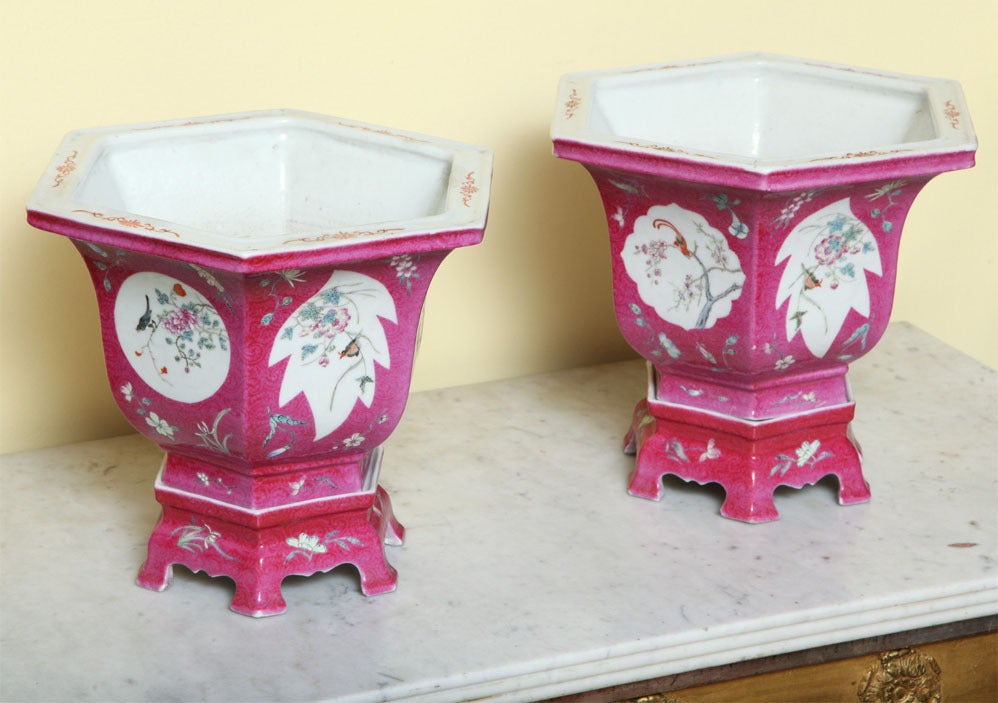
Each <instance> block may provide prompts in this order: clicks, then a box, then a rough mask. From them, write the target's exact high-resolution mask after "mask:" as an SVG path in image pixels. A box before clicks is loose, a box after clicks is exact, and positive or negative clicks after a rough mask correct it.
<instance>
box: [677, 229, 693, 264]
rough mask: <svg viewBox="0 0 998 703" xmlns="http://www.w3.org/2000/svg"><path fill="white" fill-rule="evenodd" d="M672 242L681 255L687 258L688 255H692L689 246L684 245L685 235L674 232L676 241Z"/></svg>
mask: <svg viewBox="0 0 998 703" xmlns="http://www.w3.org/2000/svg"><path fill="white" fill-rule="evenodd" d="M673 244H674V245H675V246H676V248H677V249H679V251H681V252H682V253H683V256H685V257H686V258H687V259H688V258H690V256H692V255H691V254H690V248H689V247H688V246H686V237H684V236H683V235H681V234H680V233H679V232H678V231H677V232H676V241H675V242H673Z"/></svg>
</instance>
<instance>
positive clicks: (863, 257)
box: [552, 54, 976, 522]
mask: <svg viewBox="0 0 998 703" xmlns="http://www.w3.org/2000/svg"><path fill="white" fill-rule="evenodd" d="M552 138H553V141H554V151H555V154H556V155H557V156H559V157H562V158H565V159H571V160H574V161H579V162H581V163H582V164H583V165H584V166H585V167H586V168H587V169H588V170H589V172H590V174H591V175H592V177H593V179H594V180H595V182H596V185H597V187H598V189H599V192H600V195H601V197H602V200H603V205H604V207H605V210H606V217H607V223H608V226H609V235H610V242H611V254H612V267H611V268H612V274H613V293H614V300H615V307H616V315H617V321H618V323H619V326H620V329H621V331H622V332H623V334H624V337H625V338H626V339H627V341H628V342H629V343H630V344H631V346H633V347H634V349H635V350H637V351H638V353H640V354H641V355H642V356H643V357H644V358H645V359H647V361H648V388H647V396H646V398H645V399H644V400H642V401H641V402H640V403H639V404H638V407H637V409H636V411H635V415H634V418H633V424H632V427H631V430H630V432H629V433H628V435H627V439H626V445H627V449H628V450H630V451H636V452H637V458H636V462H635V470H634V473H633V474H632V477H631V481H630V492H631V493H632V494H634V495H636V496H641V497H645V498H652V499H659V498H661V496H662V481H661V479H662V476H663V475H664V474H675V475H677V476H680V477H682V478H683V479H686V480H693V481H697V482H700V483H707V482H717V483H719V484H721V485H722V486H723V487H724V489H725V492H726V499H725V502H724V505H723V507H722V510H721V512H722V513H723V514H724V515H726V516H728V517H732V518H736V519H739V520H744V521H749V522H761V521H767V520H773V519H775V518H777V517H778V515H777V511H776V508H775V506H774V504H773V499H772V493H773V490H774V488H775V487H776V486H778V485H789V486H794V487H801V486H803V485H805V484H809V483H814V482H815V481H818V480H819V479H821V478H822V477H824V476H826V475H829V474H834V475H835V476H837V477H838V480H839V485H840V490H839V499H840V502H841V503H843V504H845V503H856V502H860V501H865V500H867V499H868V498H869V496H870V492H869V488H868V486H867V483H866V481H865V480H864V478H863V474H862V470H861V466H860V461H861V459H860V452H859V446H858V444H857V443H856V442H855V441H854V440H853V437H852V434H851V431H850V427H849V423H850V420H851V419H852V417H853V408H854V403H853V399H852V397H851V395H850V392H849V388H848V386H847V384H846V370H847V367H848V364H849V363H850V362H852V361H854V360H856V359H857V358H859V357H860V356H861V355H863V354H864V353H866V352H868V351H869V350H870V349H871V347H873V345H874V344H876V342H877V341H878V340H879V339H880V337H881V335H882V334H883V333H884V330H885V328H886V326H887V322H888V318H889V316H890V310H891V304H892V300H893V295H894V286H895V278H896V274H897V260H898V244H899V241H900V237H901V228H902V225H903V223H904V219H905V216H906V215H907V213H908V209H909V208H910V207H911V204H912V201H913V199H914V198H915V195H916V194H917V193H918V192H919V190H921V188H922V187H923V186H924V185H925V184H926V182H928V180H929V179H930V178H932V176H934V175H935V174H937V173H940V172H943V171H949V170H954V169H961V168H969V167H970V166H972V165H973V163H974V152H975V149H976V140H975V137H974V132H973V128H972V126H971V123H970V119H969V117H968V115H967V108H966V105H965V104H964V100H963V96H962V93H961V91H960V88H959V86H958V85H957V84H956V83H953V82H951V81H945V80H935V79H927V78H918V77H912V76H904V75H897V74H891V73H883V72H880V71H872V70H866V69H858V68H851V67H846V66H839V65H831V64H821V63H816V62H812V61H804V60H798V59H791V58H785V57H780V56H770V55H760V54H752V55H741V56H733V57H724V58H716V59H706V60H700V61H692V62H686V63H674V64H663V65H656V66H647V67H639V68H632V69H623V70H612V71H597V72H593V73H580V74H573V75H568V76H566V77H565V78H564V79H563V80H562V82H561V86H560V92H559V97H558V107H557V114H556V117H555V119H554V124H553V129H552Z"/></svg>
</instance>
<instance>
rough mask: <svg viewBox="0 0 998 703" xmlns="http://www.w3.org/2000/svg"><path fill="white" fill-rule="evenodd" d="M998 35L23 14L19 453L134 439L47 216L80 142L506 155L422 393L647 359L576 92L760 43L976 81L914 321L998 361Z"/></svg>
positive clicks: (434, 314)
mask: <svg viewBox="0 0 998 703" xmlns="http://www.w3.org/2000/svg"><path fill="white" fill-rule="evenodd" d="M996 30H998V2H995V0H981V1H980V2H972V1H970V0H946V1H943V0H936V1H935V2H931V3H930V2H888V1H887V0H881V1H879V2H878V1H873V0H835V1H834V2H833V1H830V0H829V1H826V2H821V3H818V2H807V1H805V0H788V1H784V0H771V1H767V0H755V1H754V2H743V1H741V0H724V1H721V0H716V1H712V2H690V1H687V2H676V1H674V0H650V1H640V2H639V1H629V0H619V1H617V2H593V1H591V0H566V1H554V2H545V1H543V0H494V1H493V2H488V3H486V2H476V1H474V0H463V1H461V2H458V1H456V0H441V1H439V2H415V1H411V0H410V1H407V2H389V1H382V2H363V1H362V0H361V1H355V2H351V3H346V2H335V1H333V0H327V1H326V2H282V3H278V2H257V3H254V2H248V1H247V0H239V1H238V2H236V1H220V2H211V1H208V0H195V1H193V2H188V1H186V0H183V1H170V2H167V1H165V0H157V1H155V2H153V1H151V0H132V1H131V2H120V1H116V2H108V1H103V0H101V1H97V0H88V1H87V2H77V1H75V0H74V1H72V2H68V1H67V2H53V1H51V0H48V1H46V0H39V1H38V2H16V1H15V0H0V246H2V256H0V261H2V278H0V301H2V319H0V404H2V421H0V451H16V450H20V449H27V448H32V447H39V446H45V445H51V444H62V443H66V442H71V441H78V440H85V439H92V438H99V437H105V436H110V435H114V434H121V433H125V432H128V431H129V427H128V426H127V425H126V423H125V422H124V420H122V419H121V416H120V415H119V413H118V410H117V408H116V406H115V405H114V403H113V400H112V398H111V394H110V390H109V388H108V387H107V382H106V378H105V375H104V371H103V361H102V356H101V352H100V336H99V331H98V328H97V311H96V303H95V298H94V294H93V292H92V290H91V288H90V282H89V279H88V277H87V275H86V272H85V269H84V266H83V264H82V263H81V261H80V260H79V259H78V256H77V254H76V252H75V250H74V249H73V248H72V247H71V246H70V244H69V242H68V241H66V240H65V239H64V238H62V237H58V236H56V235H52V234H48V233H43V232H38V231H35V230H32V229H31V228H29V227H28V226H27V224H25V222H24V211H23V208H24V203H25V201H26V199H27V197H28V194H29V192H30V191H31V189H32V188H33V187H34V184H35V182H36V180H37V179H38V177H39V176H40V175H41V171H42V169H43V167H44V166H45V164H46V163H47V161H48V159H49V157H50V156H51V155H52V153H53V151H54V150H55V148H56V146H57V144H58V143H59V140H60V139H61V137H62V136H63V134H64V133H65V132H67V131H69V130H71V129H76V128H81V127H91V126H97V125H111V124H121V123H129V122H144V121H154V120H160V119H166V118H173V117H188V116H194V115H209V114H218V113H225V112H235V111H242V110H252V109H261V108H271V107H293V108H300V109H305V110H311V111H316V112H322V113H327V114H332V115H338V116H342V117H348V118H352V119H358V120H362V121H366V122H373V123H377V124H384V125H391V126H394V127H399V128H404V129H408V130H413V131H417V132H424V133H427V134H433V135H437V136H442V137H448V138H452V139H456V140H459V141H465V142H469V143H473V144H480V145H483V146H488V147H491V148H492V149H494V150H495V153H496V161H495V180H494V186H493V191H492V209H491V217H490V222H489V227H488V230H487V231H486V241H485V243H484V244H483V245H482V246H479V247H476V248H472V249H465V250H460V251H458V252H456V253H455V254H453V255H452V256H451V257H450V258H449V259H448V260H447V261H446V262H445V263H444V265H443V267H442V268H441V270H440V273H439V275H438V277H437V278H436V279H435V281H434V283H433V286H432V287H431V290H430V299H429V304H428V311H427V315H428V316H427V319H426V325H425V328H424V334H423V345H422V348H421V351H420V355H419V358H418V360H417V369H416V379H415V388H416V389H417V390H418V389H425V388H431V387H439V386H447V385H454V384H463V383H469V382H476V381H483V380H488V379H494V378H500V377H507V376H515V375H521V374H527V373H534V372H539V371H543V370H548V369H553V368H560V367H568V366H575V365H581V364H590V363H596V362H601V361H609V360H614V359H620V358H626V357H628V356H629V355H630V352H629V351H628V349H627V347H626V346H625V345H624V343H623V342H622V341H621V339H620V337H619V334H618V333H617V329H616V324H615V322H614V320H613V313H612V309H611V304H610V293H609V261H608V254H607V251H608V245H607V242H606V226H605V224H604V222H603V220H602V217H603V215H602V211H601V209H600V204H599V201H598V197H597V194H596V191H595V188H594V186H593V185H592V184H591V182H590V180H589V178H588V176H587V175H586V174H585V172H584V171H583V169H582V168H581V167H580V166H578V165H577V164H573V163H570V162H562V161H558V160H556V159H554V158H553V157H552V156H551V155H550V152H551V149H550V142H549V140H548V128H549V124H550V118H551V116H552V114H553V110H554V99H555V86H556V84H557V81H558V77H559V76H560V75H561V74H563V73H566V72H569V71H579V70H590V69H595V68H609V67H615V66H628V65H636V64H644V63H654V62H660V61H669V60H676V59H687V58H697V57H704V56H711V55H716V54H726V53H733V52H740V51H752V50H764V51H772V52H778V53H785V54H791V55H797V56H804V57H809V58H815V59H821V60H827V61H834V62H839V63H849V64H856V65H860V66H868V67H876V68H882V69H886V70H893V71H899V72H903V73H914V74H922V75H932V76H942V77H948V78H955V79H957V80H959V81H960V82H961V83H962V84H963V87H964V91H965V92H966V94H967V99H968V102H969V105H970V111H971V115H972V117H973V120H974V123H975V126H976V128H977V132H978V135H979V136H980V138H981V141H982V146H981V148H980V151H979V152H978V161H979V165H978V167H977V168H975V169H973V170H970V171H961V172H957V173H951V174H945V175H943V176H941V177H939V178H938V179H937V180H936V181H934V182H933V183H931V184H930V185H929V186H928V187H927V188H926V189H925V190H924V191H923V192H922V194H921V195H920V196H919V198H918V199H917V200H916V202H915V206H914V208H913V209H912V211H911V215H910V218H909V222H908V225H907V227H906V229H905V233H904V241H903V244H902V248H901V268H900V282H899V287H898V293H897V301H896V306H895V319H905V320H910V321H912V322H914V323H915V324H917V325H919V326H921V327H922V328H923V329H925V330H927V331H929V332H931V333H933V334H935V335H936V336H938V337H940V338H942V339H943V340H945V341H946V342H948V343H950V344H952V345H954V346H956V347H957V348H959V349H962V350H964V351H965V352H967V353H969V354H971V355H972V356H974V357H976V358H978V359H980V360H982V361H984V362H986V363H988V364H989V365H991V366H998V306H996V303H995V294H996V292H998V287H996V284H995V283H994V276H995V273H994V270H995V258H996V257H995V254H996V250H998V244H996V237H998V235H996V233H995V227H994V217H995V208H996V206H998V187H996V186H998V166H996V164H995V162H996V158H998V147H996V146H995V145H996V143H998V136H995V135H996V134H998V96H996V94H998V57H996V51H995V49H994V38H995V34H996ZM873 353H874V354H875V353H876V351H874V352H873ZM912 380H913V382H917V379H912ZM639 393H640V389H635V394H636V395H637V394H639Z"/></svg>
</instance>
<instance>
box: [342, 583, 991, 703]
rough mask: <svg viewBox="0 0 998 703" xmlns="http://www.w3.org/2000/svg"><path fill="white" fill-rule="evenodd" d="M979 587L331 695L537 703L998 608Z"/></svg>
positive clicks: (348, 700) (357, 702)
mask: <svg viewBox="0 0 998 703" xmlns="http://www.w3.org/2000/svg"><path fill="white" fill-rule="evenodd" d="M974 586H976V587H971V588H967V589H965V590H961V591H957V592H951V593H931V592H929V591H926V592H921V594H920V596H921V597H919V598H913V599H910V600H906V601H903V602H899V603H896V604H894V605H893V606H888V607H878V608H877V609H875V610H871V609H870V608H871V604H870V603H869V602H863V601H861V602H857V604H856V606H855V607H854V608H850V609H849V610H844V609H840V610H842V612H837V613H833V614H828V613H822V612H821V609H812V611H811V612H810V613H809V612H806V611H805V612H800V613H797V614H795V616H794V617H793V618H791V617H789V616H787V615H785V614H784V615H780V616H775V617H772V618H766V619H762V620H756V621H752V622H751V623H744V622H739V623H735V624H732V625H730V626H719V627H712V628H703V629H702V630H701V632H705V633H707V636H698V637H692V636H687V637H673V636H664V637H661V638H654V639H649V640H645V641H643V642H637V643H633V646H630V647H614V646H609V647H605V648H601V649H599V650H591V651H589V652H585V653H579V654H576V655H570V656H561V657H552V658H550V659H547V660H541V661H535V662H532V666H529V667H526V668H523V667H515V666H507V667H503V668H499V669H492V670H486V671H482V672H479V674H478V675H476V676H474V677H469V676H468V675H467V674H465V675H462V676H459V677H450V678H445V679H436V680H429V681H422V682H419V684H417V685H415V686H412V685H410V686H405V685H402V686H397V687H395V686H391V687H385V688H383V689H381V690H379V691H378V692H377V693H376V694H375V693H374V692H368V693H363V694H356V695H348V696H344V697H334V698H330V699H327V700H329V701H336V702H337V703H371V702H374V701H378V702H383V701H384V702H387V701H411V702H413V703H431V702H432V703H463V702H465V701H471V700H473V701H476V703H477V702H478V701H489V702H490V703H530V702H531V701H539V700H545V699H548V698H556V697H559V696H565V695H570V694H573V693H580V692H584V691H592V690H598V689H602V688H608V687H611V686H617V685H621V684H626V683H633V682H636V681H643V680H650V679H655V678H660V677H663V676H669V675H672V674H677V673H683V672H688V671H696V670H698V669H705V668H709V667H713V666H721V665H725V664H732V663H735V662H740V661H746V660H749V659H759V658H763V657H768V656H774V655H778V654H788V653H792V652H796V651H802V650H806V649H810V648H813V647H819V646H827V645H833V644H841V643H844V642H850V641H853V640H860V639H864V638H867V637H873V636H879V635H884V634H891V633H896V632H905V631H909V630H915V629H919V628H924V627H932V626H936V625H944V624H947V623H951V622H958V621H963V620H971V619H974V618H980V617H991V616H995V615H998V581H996V580H995V579H980V580H978V581H977V582H975V583H974Z"/></svg>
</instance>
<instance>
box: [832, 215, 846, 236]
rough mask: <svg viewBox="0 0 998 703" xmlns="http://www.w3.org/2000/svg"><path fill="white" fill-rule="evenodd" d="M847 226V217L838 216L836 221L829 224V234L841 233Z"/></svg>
mask: <svg viewBox="0 0 998 703" xmlns="http://www.w3.org/2000/svg"><path fill="white" fill-rule="evenodd" d="M845 226H846V218H845V215H837V216H836V217H835V219H833V220H832V221H831V222H829V223H828V231H829V232H841V231H842V228H843V227H845Z"/></svg>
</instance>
